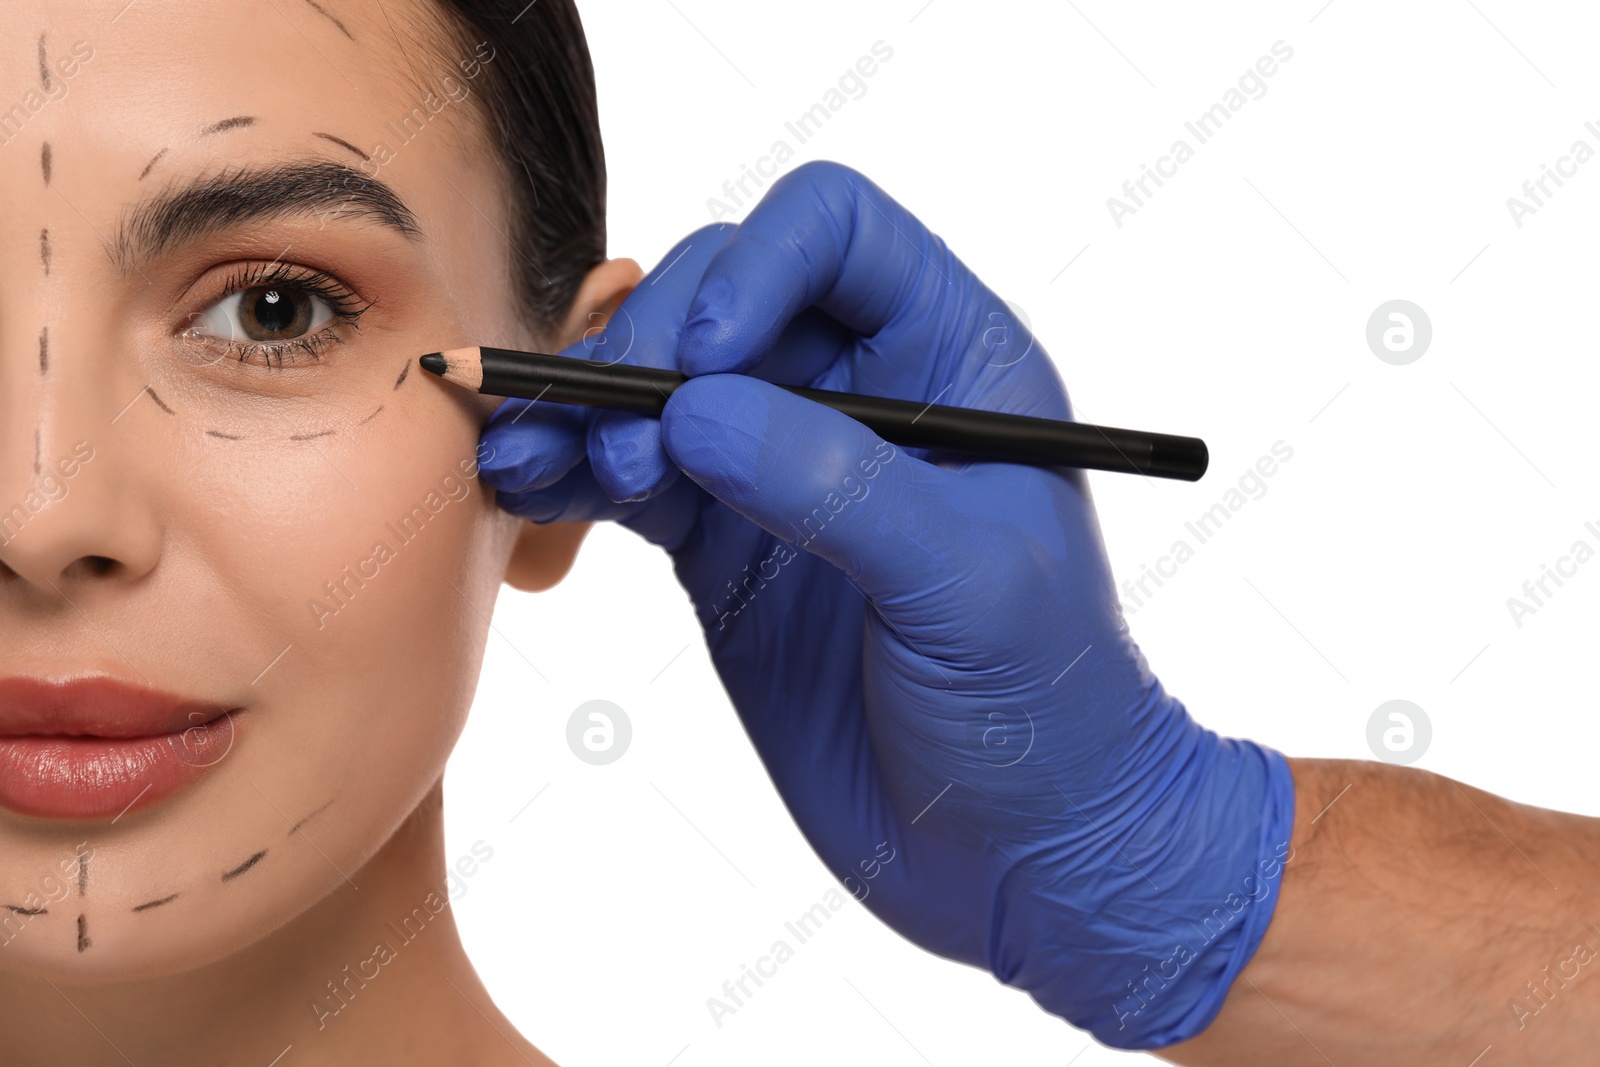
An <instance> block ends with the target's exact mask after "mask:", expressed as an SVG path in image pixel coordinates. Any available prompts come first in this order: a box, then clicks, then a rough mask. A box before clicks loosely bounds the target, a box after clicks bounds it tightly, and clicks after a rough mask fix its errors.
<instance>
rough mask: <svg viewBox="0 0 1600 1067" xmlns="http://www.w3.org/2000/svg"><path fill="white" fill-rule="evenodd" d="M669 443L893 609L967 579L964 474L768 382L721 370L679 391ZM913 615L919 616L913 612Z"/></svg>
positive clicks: (685, 461) (708, 479)
mask: <svg viewBox="0 0 1600 1067" xmlns="http://www.w3.org/2000/svg"><path fill="white" fill-rule="evenodd" d="M661 429H662V437H663V442H664V444H665V445H666V449H667V452H668V454H669V455H670V456H671V457H672V459H673V461H674V462H675V463H677V464H678V466H680V467H681V468H682V469H683V471H684V472H685V473H686V474H688V475H689V477H690V478H691V479H693V480H694V482H695V483H697V484H698V485H700V486H701V487H702V488H703V489H705V490H706V491H707V492H709V493H710V494H711V495H712V496H714V497H716V498H717V499H719V500H721V501H722V502H723V503H725V504H727V505H728V506H729V507H731V508H732V509H733V510H735V511H737V512H738V513H740V514H741V515H743V516H744V517H746V518H747V519H749V520H750V521H752V522H754V523H756V524H757V525H758V526H760V527H762V528H763V529H765V530H767V531H768V532H769V533H771V534H774V535H776V536H778V537H781V538H783V539H785V540H787V541H792V542H796V543H798V544H799V545H800V547H802V548H804V549H805V550H807V551H809V552H811V553H814V554H815V555H818V556H820V557H822V558H823V559H826V560H827V561H828V562H830V563H832V564H833V565H834V566H835V567H837V568H839V569H840V570H841V571H843V572H844V573H845V575H846V576H847V577H849V578H850V579H851V580H852V581H854V582H855V583H856V584H857V585H858V586H859V587H860V589H861V590H862V592H864V593H865V594H866V595H867V596H868V597H870V598H871V599H872V600H873V602H874V603H875V604H877V605H878V606H879V608H880V609H883V610H884V611H886V612H896V613H899V612H900V609H903V608H906V607H907V606H909V605H912V604H915V603H921V604H924V606H926V605H927V603H928V602H929V601H930V599H931V594H932V593H933V592H936V591H938V590H940V589H943V588H945V587H948V586H949V585H950V584H951V583H952V582H958V581H960V580H961V579H962V578H963V576H964V572H965V570H966V569H967V568H968V567H969V565H970V561H969V560H967V559H965V558H963V556H964V555H965V553H963V552H962V551H961V549H960V546H958V545H956V544H954V543H953V541H954V537H953V535H954V534H955V533H957V532H959V531H961V530H962V529H963V527H964V525H966V524H970V522H971V521H972V520H973V519H974V518H977V517H976V516H965V515H960V514H956V513H955V512H954V510H953V508H952V506H951V501H952V500H953V499H954V498H955V496H956V494H957V493H958V492H959V491H960V490H961V482H960V479H959V476H958V475H955V474H952V473H950V472H948V471H945V470H943V469H941V468H939V467H936V466H934V465H932V464H930V463H926V462H923V461H922V460H919V459H916V458H915V457H913V456H910V455H907V454H905V452H904V451H903V450H902V449H899V448H896V447H895V446H894V445H892V444H889V443H888V442H886V441H884V440H883V439H882V438H880V437H878V435H877V434H875V433H873V432H872V431H871V430H869V429H867V428H866V427H865V426H863V425H862V424H861V423H859V422H857V421H855V420H854V419H852V418H849V417H848V416H846V415H842V414H840V413H839V412H837V411H834V410H833V409H831V408H828V407H824V406H823V405H821V404H817V403H814V402H812V401H810V400H806V399H803V398H801V397H798V396H795V395H794V394H792V393H789V392H787V391H785V390H783V389H780V388H779V387H777V386H775V385H772V384H770V383H768V382H764V381H762V380H760V379H758V378H753V377H750V376H748V375H741V374H712V375H705V376H702V377H697V378H693V379H691V380H690V381H688V382H686V383H684V384H683V385H681V386H679V387H678V390H677V391H676V392H675V393H673V395H672V398H671V399H670V400H668V401H667V406H666V410H665V411H664V412H663V414H662V419H661ZM970 607H971V605H970V603H967V604H963V603H960V602H957V601H955V600H951V602H950V603H949V604H948V605H947V606H946V607H943V608H936V609H934V610H933V611H932V612H928V613H923V615H922V616H921V617H920V618H919V619H918V620H917V622H916V623H915V625H916V627H917V628H918V629H919V630H927V631H928V632H932V633H938V632H939V631H940V630H941V629H942V630H944V631H945V632H956V631H960V630H961V629H963V624H964V621H965V620H964V619H963V617H962V613H963V612H964V611H966V610H969V609H970ZM906 617H907V618H909V615H907V616H906Z"/></svg>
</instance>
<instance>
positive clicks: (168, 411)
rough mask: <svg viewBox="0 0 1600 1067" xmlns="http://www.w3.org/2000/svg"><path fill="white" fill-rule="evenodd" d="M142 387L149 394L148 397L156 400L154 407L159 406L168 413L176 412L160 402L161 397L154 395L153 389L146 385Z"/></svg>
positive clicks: (173, 413)
mask: <svg viewBox="0 0 1600 1067" xmlns="http://www.w3.org/2000/svg"><path fill="white" fill-rule="evenodd" d="M144 388H145V391H146V392H147V393H149V394H150V399H151V400H154V401H155V402H156V407H158V408H160V409H161V410H162V411H165V412H166V413H167V414H168V415H176V414H177V412H175V411H173V410H172V409H171V408H169V407H167V405H165V404H163V403H162V402H161V398H160V397H159V396H156V391H155V390H154V389H152V388H150V387H149V386H148V385H147V386H145V387H144Z"/></svg>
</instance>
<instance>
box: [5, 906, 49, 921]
mask: <svg viewBox="0 0 1600 1067" xmlns="http://www.w3.org/2000/svg"><path fill="white" fill-rule="evenodd" d="M6 910H7V911H9V912H10V913H11V914H13V915H24V916H27V917H28V918H30V919H31V918H33V917H34V916H35V915H49V914H50V909H49V908H24V907H23V906H22V905H21V904H7V905H6Z"/></svg>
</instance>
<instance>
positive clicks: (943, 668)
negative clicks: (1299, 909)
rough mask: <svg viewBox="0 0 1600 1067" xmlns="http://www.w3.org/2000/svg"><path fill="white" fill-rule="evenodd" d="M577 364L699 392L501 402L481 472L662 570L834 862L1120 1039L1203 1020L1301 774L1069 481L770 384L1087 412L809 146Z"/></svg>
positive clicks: (839, 872) (1052, 1003) (1252, 934)
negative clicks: (1225, 715) (1157, 610)
mask: <svg viewBox="0 0 1600 1067" xmlns="http://www.w3.org/2000/svg"><path fill="white" fill-rule="evenodd" d="M564 354H566V355H583V356H587V357H588V358H591V359H599V358H604V359H625V360H626V361H627V362H630V363H638V364H642V365H646V366H653V367H671V368H676V369H681V370H682V371H683V372H684V373H685V374H687V375H689V376H691V377H692V378H693V379H694V380H692V381H690V382H688V383H686V384H685V385H683V386H682V387H681V388H679V389H678V391H677V392H676V393H674V394H673V396H672V398H671V400H670V401H669V402H668V404H667V406H666V411H665V412H664V414H663V416H662V418H661V419H660V420H655V419H650V418H646V417H643V416H638V415H632V414H626V413H620V412H613V411H605V412H600V411H593V410H587V409H578V408H570V407H563V406H560V405H551V404H538V403H534V404H532V405H531V406H530V404H529V402H527V401H507V402H506V403H505V404H504V405H503V406H502V407H501V408H500V409H499V410H498V411H497V412H496V413H495V415H494V417H493V418H492V419H491V421H490V424H489V425H488V427H487V428H486V430H485V435H484V444H485V445H486V446H487V447H486V448H485V449H484V454H485V455H488V456H490V457H491V458H490V459H489V460H488V461H487V462H486V463H485V464H484V466H483V471H482V474H483V477H484V478H485V479H486V480H487V481H488V482H489V483H490V484H491V485H493V486H495V487H496V488H497V489H499V490H500V502H501V504H502V506H503V507H505V508H506V509H508V510H510V511H511V512H513V513H515V514H517V515H520V516H523V517H525V518H529V519H532V520H533V521H535V522H547V521H551V520H557V519H562V520H587V519H612V520H616V521H619V522H621V523H623V524H624V525H626V526H628V527H630V528H632V529H634V530H635V531H637V532H639V533H640V534H642V535H643V536H645V537H647V538H648V539H649V540H651V541H652V542H654V543H655V544H658V545H660V546H662V547H663V548H665V549H666V551H667V552H669V553H670V554H671V557H672V560H673V564H674V567H675V570H676V572H677V575H678V578H679V580H680V581H681V582H682V583H683V586H684V588H685V589H686V590H687V591H688V593H689V595H690V597H691V598H692V599H693V602H694V605H695V608H696V611H697V613H698V616H699V619H700V622H701V624H702V626H703V627H704V629H705V633H706V639H707V643H708V645H709V647H710V651H711V656H712V660H713V662H714V663H715V665H716V668H717V670H718V672H719V673H720V675H721V678H722V681H723V684H724V685H725V686H726V687H727V690H728V693H729V696H730V697H731V698H732V701H733V705H734V707H735V708H736V709H737V710H738V713H739V716H740V718H741V719H742V720H743V722H744V726H745V729H746V731H747V732H748V733H749V736H750V738H751V740H752V742H753V743H754V744H755V747H756V750H757V751H758V753H759V754H760V756H761V759H762V760H763V761H764V762H765V764H766V767H767V769H768V771H769V772H770V774H771V776H772V780H773V782H774V783H775V784H776V786H777V788H778V790H779V792H780V793H781V794H782V797H783V800H784V802H785V804H786V805H787V806H788V808H789V811H790V812H791V813H792V814H793V816H794V818H795V820H796V821H797V822H798V824H799V826H800V828H801V830H802V831H803V833H804V834H805V836H806V839H807V840H808V841H809V842H810V843H811V845H812V847H813V848H814V849H815V850H816V852H817V854H818V855H819V856H820V857H821V858H822V860H823V862H824V863H826V865H827V866H828V868H829V869H830V870H831V871H832V872H833V873H834V875H835V876H836V877H838V878H839V879H840V880H841V881H842V882H843V883H844V884H845V885H846V886H847V887H848V888H849V889H850V890H851V891H852V892H853V893H855V895H856V896H857V897H858V898H859V899H861V900H862V901H863V902H864V904H865V905H866V906H867V907H868V908H870V909H871V910H872V911H873V912H874V913H875V914H876V915H878V917H879V918H881V919H882V920H883V921H884V922H886V923H888V924H889V925H890V926H891V927H893V928H894V929H896V930H898V931H899V932H900V933H902V934H903V935H905V936H906V937H907V938H909V939H911V940H912V941H914V942H915V943H917V944H919V945H921V946H923V947H925V948H927V949H928V950H930V951H932V952H935V953H937V954H939V955H941V956H945V957H949V958H951V959H956V960H961V961H963V962H966V963H969V964H973V965H976V966H979V967H983V968H986V969H987V970H989V971H990V972H991V973H993V974H994V975H996V976H997V977H998V978H999V979H1000V980H1001V981H1002V982H1005V983H1007V984H1008V985H1012V986H1016V987H1019V988H1022V989H1025V990H1027V991H1028V992H1029V993H1031V994H1032V995H1033V996H1034V997H1035V998H1036V999H1037V1001H1038V1002H1039V1003H1040V1004H1041V1005H1042V1006H1043V1007H1044V1008H1045V1009H1047V1010H1048V1011H1050V1012H1053V1013H1055V1014H1057V1015H1059V1016H1062V1017H1063V1018H1065V1019H1067V1020H1069V1021H1071V1022H1072V1023H1074V1024H1075V1025H1077V1026H1080V1027H1083V1028H1084V1029H1087V1030H1089V1031H1090V1032H1092V1033H1093V1034H1094V1035H1095V1036H1096V1037H1097V1038H1099V1039H1100V1040H1101V1041H1103V1042H1105V1043H1106V1044H1109V1045H1113V1046H1118V1047H1123V1048H1160V1047H1164V1046H1166V1045H1169V1044H1173V1043H1175V1042H1178V1041H1181V1040H1184V1039H1186V1038H1189V1037H1192V1036H1194V1035H1195V1034H1198V1033H1199V1032H1200V1031H1201V1030H1203V1029H1205V1027H1206V1025H1207V1024H1208V1023H1209V1022H1210V1021H1211V1019H1212V1018H1213V1017H1214V1016H1215V1015H1216V1013H1217V1012H1218V1011H1219V1010H1220V1008H1221V1005H1222V1001H1223V998H1224V997H1225V995H1226V994H1227V992H1228V988H1229V986H1230V984H1231V983H1232V982H1233V979H1234V977H1235V976H1236V975H1237V974H1238V972H1239V971H1240V970H1241V969H1242V968H1243V966H1244V965H1245V964H1246V963H1247V962H1248V961H1249V959H1250V957H1251V955H1252V954H1253V953H1254V952H1255V949H1256V946H1257V945H1258V943H1259V942H1260V940H1261V937H1262V934H1263V933H1264V932H1265V930H1266V927H1267V924H1268V922H1269V920H1270V919H1271V917H1272V913H1273V907H1274V904H1275V903H1276V899H1277V894H1276V889H1277V887H1278V884H1279V881H1280V878H1281V871H1282V866H1281V865H1282V862H1283V861H1284V860H1285V858H1286V854H1287V853H1288V841H1289V831H1290V825H1291V822H1292V819H1293V813H1294V795H1293V786H1292V781H1291V778H1290V773H1289V768H1288V765H1287V763H1286V761H1285V760H1284V758H1283V757H1282V756H1281V755H1279V754H1278V753H1277V752H1274V751H1272V750H1271V749H1267V748H1265V747H1263V746H1261V745H1257V744H1254V743H1252V742H1249V741H1240V740H1232V739H1227V738H1222V737H1219V736H1217V735H1216V734H1214V733H1212V732H1210V731H1208V730H1206V729H1204V728H1203V727H1201V726H1200V725H1199V724H1198V723H1196V722H1195V721H1194V720H1193V719H1192V718H1190V716H1189V714H1188V713H1187V711H1186V710H1185V709H1184V706H1183V705H1182V704H1181V703H1180V702H1179V701H1178V700H1177V699H1176V698H1174V697H1172V696H1170V695H1169V694H1167V693H1166V692H1165V691H1164V690H1163V688H1162V687H1161V684H1160V682H1159V681H1158V680H1157V679H1156V677H1155V676H1154V675H1153V674H1152V673H1151V671H1150V669H1149V667H1148V666H1147V665H1146V663H1145V661H1144V658H1143V656H1142V655H1141V653H1140V651H1139V648H1138V646H1137V645H1135V644H1134V642H1133V639H1132V637H1131V636H1130V635H1129V633H1128V630H1127V627H1126V625H1125V624H1124V622H1123V619H1122V615H1121V609H1120V606H1119V604H1118V601H1117V595H1116V592H1115V589H1114V586H1113V583H1112V577H1111V573H1110V569H1109V566H1108V564H1107V561H1106V556H1105V551H1104V547H1103V545H1102V543H1101V539H1100V532H1099V527H1098V525H1097V522H1096V519H1095V514H1094V507H1093V504H1092V502H1091V500H1090V497H1089V490H1088V485H1087V482H1086V481H1085V479H1084V476H1083V473H1082V472H1081V471H1072V470H1046V469H1041V468H1038V467H1031V466H1022V465H1014V464H1006V463H998V462H990V461H982V460H972V459H970V458H967V457H962V456H955V455H950V454H932V453H928V452H925V451H922V450H917V449H910V448H901V447H897V446H893V445H889V444H886V443H884V442H883V441H882V440H881V439H880V438H878V437H877V436H876V435H875V434H873V433H872V432H871V431H869V430H867V429H866V428H865V427H864V426H862V425H861V424H859V423H857V422H855V421H854V420H852V419H850V418H847V417H846V416H844V415H841V414H839V413H838V412H835V411H833V410H831V409H829V408H826V407H823V406H822V405H819V404H815V403H812V402H810V401H807V400H803V399H800V398H799V397H796V396H794V395H792V394H790V393H787V392H785V391H783V390H781V389H779V388H777V387H776V386H774V385H772V384H770V382H783V383H786V384H801V385H812V386H816V387H820V388H825V389H841V390H850V391H857V392H864V393H872V394H876V395H881V396H891V397H900V398H904V399H910V400H919V401H930V402H931V401H937V402H939V403H941V404H952V405H959V406H964V407H973V408H986V409H991V410H998V411H1010V412H1017V413H1021V414H1027V415H1037V416H1045V417H1051V418H1057V419H1068V418H1070V417H1071V409H1070V407H1069V404H1068V401H1067V397H1066V393H1065V391H1064V389H1063V387H1062V385H1061V383H1060V380H1059V378H1058V376H1057V375H1056V373H1055V370H1054V368H1053V366H1052V364H1051V362H1050V360H1049V358H1048V357H1047V356H1046V355H1045V353H1044V351H1043V350H1042V349H1041V348H1040V347H1039V346H1038V345H1037V343H1036V342H1035V341H1034V339H1033V338H1032V336H1031V335H1030V334H1029V333H1028V331H1027V329H1026V328H1025V327H1024V326H1023V325H1021V324H1020V323H1018V322H1017V321H1016V320H1015V318H1014V317H1013V315H1012V312H1011V310H1010V309H1009V308H1008V307H1007V305H1006V304H1005V303H1004V302H1003V301H1002V300H1001V299H1000V298H999V297H997V296H996V295H995V294H994V293H993V292H991V291H990V290H989V289H988V288H987V287H986V286H984V284H983V283H982V282H980V281H979V280H978V279H977V278H976V277H974V276H973V274H972V273H971V272H970V271H969V270H968V269H967V268H966V267H965V266H964V265H963V264H962V263H961V262H960V261H959V260H958V259H956V257H955V256H954V255H952V254H951V252H950V251H949V249H948V248H946V247H945V245H944V242H943V241H941V240H940V239H939V238H937V237H935V236H934V235H933V234H931V233H929V232H928V230H927V229H926V228H925V227H924V226H923V225H922V224H921V223H920V222H919V221H918V220H917V219H916V218H915V217H913V216H912V215H911V214H910V213H908V212H907V211H906V210H905V209H904V208H903V207H901V206H900V205H899V204H897V203H896V202H895V201H893V200H891V199H890V198H889V197H888V196H887V195H886V194H885V193H884V192H883V191H882V190H880V189H879V188H878V187H877V186H875V185H874V184H872V183H871V182H870V181H868V180H867V179H866V178H864V177H862V176H861V175H859V174H857V173H855V172H854V171H851V170H849V169H847V168H844V167H841V166H838V165H836V164H828V163H821V164H811V165H807V166H803V167H800V168H797V169H796V170H794V171H793V172H791V173H790V174H788V175H786V176H785V177H784V178H782V179H781V180H779V181H778V182H776V183H774V184H773V186H772V187H771V188H770V189H769V190H768V192H767V194H766V196H765V197H764V199H763V200H762V201H761V202H760V203H759V204H758V205H757V206H756V207H755V208H754V209H753V210H752V211H751V213H750V215H749V217H748V219H747V220H746V221H745V222H743V223H742V224H740V225H738V226H737V227H735V226H733V225H731V224H723V225H721V226H713V227H708V228H706V229H703V230H700V231H699V232H697V233H694V234H692V235H691V236H690V237H689V238H687V239H686V240H685V241H684V242H682V243H681V244H679V245H678V246H677V247H675V248H674V249H673V250H672V251H671V252H669V253H668V254H667V255H666V256H665V257H664V258H663V260H662V266H660V267H658V268H657V269H656V270H655V271H654V272H652V274H651V275H650V276H649V277H648V278H647V279H646V280H645V281H644V282H643V283H641V284H640V285H639V286H638V288H636V289H635V290H634V291H633V292H632V294H630V295H629V297H628V298H627V300H626V301H625V302H624V304H623V305H622V308H621V310H620V311H619V312H618V313H617V315H615V316H613V318H612V320H611V323H610V325H609V326H608V327H607V329H606V330H605V332H604V333H603V334H600V335H597V336H595V337H591V338H590V339H589V340H588V341H587V342H585V343H583V344H580V345H575V346H573V347H572V348H570V349H568V350H567V351H566V352H565V353H564ZM683 475H687V477H684V476H683ZM616 501H626V503H617V502H616Z"/></svg>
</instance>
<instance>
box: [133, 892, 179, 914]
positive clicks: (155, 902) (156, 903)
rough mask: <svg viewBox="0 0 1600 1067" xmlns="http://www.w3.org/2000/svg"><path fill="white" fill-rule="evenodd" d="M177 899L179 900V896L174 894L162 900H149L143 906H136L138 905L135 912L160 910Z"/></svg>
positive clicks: (135, 906) (134, 908)
mask: <svg viewBox="0 0 1600 1067" xmlns="http://www.w3.org/2000/svg"><path fill="white" fill-rule="evenodd" d="M177 899H178V894H176V893H174V894H172V895H171V896H170V897H162V898H161V899H160V900H147V901H145V902H144V903H143V904H136V905H134V907H133V910H134V911H149V910H150V909H151V908H159V907H161V905H163V904H171V903H172V902H173V901H174V900H177Z"/></svg>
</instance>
